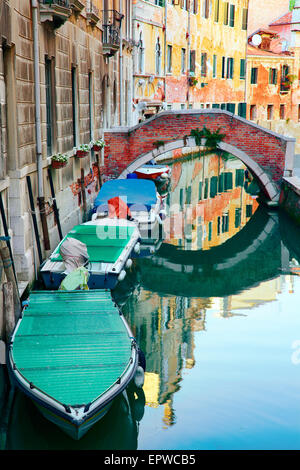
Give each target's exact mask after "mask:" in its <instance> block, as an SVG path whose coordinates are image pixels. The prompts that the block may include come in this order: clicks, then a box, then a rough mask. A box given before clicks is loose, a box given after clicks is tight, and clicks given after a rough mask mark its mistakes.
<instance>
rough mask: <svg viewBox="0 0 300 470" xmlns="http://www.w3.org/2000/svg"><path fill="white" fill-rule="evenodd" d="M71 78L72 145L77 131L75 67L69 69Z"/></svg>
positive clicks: (74, 143)
mask: <svg viewBox="0 0 300 470" xmlns="http://www.w3.org/2000/svg"><path fill="white" fill-rule="evenodd" d="M71 79H72V127H73V147H76V145H77V140H78V139H77V132H78V121H77V107H78V100H77V80H76V67H72V69H71Z"/></svg>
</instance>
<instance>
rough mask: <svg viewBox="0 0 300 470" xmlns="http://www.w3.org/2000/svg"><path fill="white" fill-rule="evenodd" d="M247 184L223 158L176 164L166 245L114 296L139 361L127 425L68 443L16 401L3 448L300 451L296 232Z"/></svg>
mask: <svg viewBox="0 0 300 470" xmlns="http://www.w3.org/2000/svg"><path fill="white" fill-rule="evenodd" d="M226 174H228V175H229V174H231V176H221V175H226ZM216 178H217V179H216ZM246 179H249V175H248V174H247V170H246V169H245V168H244V167H242V166H241V165H240V163H239V162H237V161H235V160H226V161H223V160H221V159H220V158H219V156H213V157H212V158H211V159H208V158H207V157H205V158H203V157H202V158H201V159H190V160H187V161H184V162H183V161H178V162H175V163H174V164H173V172H172V182H171V184H172V186H171V192H170V195H169V200H168V202H169V204H170V209H169V212H168V218H167V220H166V224H165V228H166V230H165V231H166V239H165V241H164V243H163V244H162V245H161V247H160V248H159V250H158V251H157V252H156V253H155V254H154V255H153V256H150V257H144V258H140V259H137V260H136V263H135V265H134V266H133V267H132V270H131V272H130V273H129V274H128V276H126V278H125V280H124V281H123V283H120V284H119V285H118V287H117V288H116V289H115V290H114V292H113V297H114V299H115V301H116V302H117V303H118V304H119V305H120V306H121V308H122V310H123V312H124V314H125V316H126V318H127V320H128V322H129V324H130V326H131V329H132V331H133V334H134V336H135V337H136V339H137V342H138V344H139V346H140V347H141V349H142V350H143V352H144V353H145V356H146V365H147V366H146V367H147V370H146V374H145V385H144V388H143V394H142V393H141V395H140V396H131V398H130V403H131V413H128V409H127V408H126V406H124V402H122V401H119V402H117V403H116V405H115V406H114V408H113V409H112V410H111V412H110V413H109V414H108V415H106V417H105V418H104V419H103V420H102V421H100V422H99V423H97V424H96V425H95V427H94V428H92V429H91V430H90V431H89V432H88V433H87V435H86V436H84V438H83V439H82V440H80V441H79V442H74V441H72V440H70V439H68V437H67V436H65V435H64V434H63V433H61V432H60V430H59V429H57V428H56V427H54V426H52V425H51V423H49V422H48V421H45V420H44V419H43V417H42V416H41V415H40V414H39V413H38V411H37V410H36V409H35V407H34V406H33V405H32V404H31V402H30V401H29V400H27V399H26V398H25V397H23V396H21V395H18V398H17V400H16V401H15V403H14V407H13V416H12V420H11V423H10V427H9V434H8V440H7V448H9V449H45V448H47V449H48V448H49V449H75V448H76V449H101V448H104V449H136V448H148V449H159V448H163V449H180V448H181V449H189V448H190V449H200V448H205V449H210V448H243V449H246V448H260V447H262V448H276V447H277V448H289V447H294V448H295V447H296V448H297V447H298V448H299V444H300V437H299V436H300V402H299V399H298V395H299V393H298V392H299V386H300V383H297V380H296V379H295V376H297V377H298V376H299V373H298V370H296V369H295V367H294V365H293V364H292V362H291V360H290V356H291V354H292V352H293V349H292V345H293V344H294V341H295V340H299V337H298V331H299V328H300V319H299V315H298V313H297V311H296V310H297V308H295V309H294V310H295V311H294V310H293V306H292V304H293V301H294V304H295V302H296V304H297V303H299V302H300V280H299V277H298V276H299V274H300V269H299V266H300V248H299V247H300V245H299V239H300V229H299V228H298V227H296V226H295V225H294V224H293V223H292V222H291V221H290V219H289V218H288V217H286V216H285V215H284V214H281V213H280V211H278V212H268V210H266V208H264V207H261V206H259V205H258V203H257V199H256V197H253V194H255V190H254V191H253V190H251V191H249V188H248V184H247V182H246ZM245 182H246V184H245ZM222 184H223V186H222ZM252 187H253V185H252ZM247 191H249V192H247ZM250 193H251V194H250ZM187 206H188V207H187ZM199 207H200V209H199ZM172 211H173V212H172ZM182 211H184V212H182ZM168 227H169V231H168ZM297 281H299V282H297ZM294 299H295V300H294ZM296 304H295V305H296ZM298 382H299V380H298ZM298 403H299V404H298ZM126 410H127V411H126ZM297 436H298V437H297Z"/></svg>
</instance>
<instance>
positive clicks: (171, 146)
mask: <svg viewBox="0 0 300 470" xmlns="http://www.w3.org/2000/svg"><path fill="white" fill-rule="evenodd" d="M183 147H191V148H193V147H197V146H196V142H195V139H194V137H189V138H188V139H178V140H175V141H173V142H168V143H166V144H165V145H162V146H160V147H159V148H158V149H154V150H151V151H150V152H146V153H145V154H143V155H140V156H139V157H138V158H137V159H135V160H134V161H133V162H132V163H130V164H129V165H128V167H127V168H126V169H125V170H123V171H122V173H121V174H120V176H119V178H120V179H122V178H126V176H127V175H128V173H132V172H134V171H135V170H136V169H137V168H139V167H140V166H141V165H144V164H146V163H148V162H149V161H150V160H152V159H156V158H158V157H160V156H162V155H163V154H165V153H167V152H170V151H172V150H176V149H180V148H183ZM218 148H219V149H221V150H224V151H225V152H228V153H230V154H231V155H233V156H235V157H237V158H238V159H239V160H241V161H242V162H243V163H244V165H245V166H246V167H247V168H248V169H249V170H250V171H251V173H252V174H253V175H254V176H255V177H256V179H257V181H258V183H259V185H260V187H261V189H262V190H263V191H264V193H265V195H266V196H267V198H268V199H269V200H270V201H274V202H278V200H279V195H280V190H279V187H278V186H277V185H276V184H275V183H274V182H273V180H272V178H271V177H270V175H269V174H267V173H266V172H265V171H264V170H263V169H262V168H261V166H260V165H259V164H258V163H256V162H255V161H254V160H253V159H252V158H251V157H250V156H249V155H247V154H246V152H244V151H243V150H240V149H238V148H236V147H235V146H233V145H231V144H227V143H225V142H220V144H219V145H218Z"/></svg>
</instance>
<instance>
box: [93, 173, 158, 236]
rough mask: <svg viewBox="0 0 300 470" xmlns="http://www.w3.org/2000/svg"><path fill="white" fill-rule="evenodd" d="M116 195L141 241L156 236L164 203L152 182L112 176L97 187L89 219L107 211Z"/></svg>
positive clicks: (100, 215)
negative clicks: (97, 191) (135, 226)
mask: <svg viewBox="0 0 300 470" xmlns="http://www.w3.org/2000/svg"><path fill="white" fill-rule="evenodd" d="M115 197H119V198H120V199H121V200H122V201H123V202H124V203H125V204H126V205H127V207H128V209H129V212H130V217H131V220H134V221H135V222H136V224H137V226H138V229H139V232H140V234H141V241H142V242H143V241H144V240H145V239H146V240H147V241H148V240H149V239H153V240H157V238H159V232H160V229H159V225H160V224H161V218H160V212H161V211H162V209H163V207H164V202H163V200H162V198H161V196H160V195H159V194H158V192H157V190H156V186H155V183H154V182H153V181H149V180H144V179H114V180H109V181H106V182H105V183H104V184H103V186H102V188H101V189H100V191H99V193H98V195H97V197H96V199H95V201H94V207H93V215H92V220H97V218H99V217H105V216H108V214H109V208H110V203H109V201H110V200H111V199H112V198H115Z"/></svg>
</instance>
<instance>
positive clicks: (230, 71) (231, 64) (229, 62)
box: [227, 57, 234, 78]
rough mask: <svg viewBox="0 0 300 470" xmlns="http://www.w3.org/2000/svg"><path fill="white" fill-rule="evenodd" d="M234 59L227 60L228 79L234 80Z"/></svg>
mask: <svg viewBox="0 0 300 470" xmlns="http://www.w3.org/2000/svg"><path fill="white" fill-rule="evenodd" d="M233 69H234V59H233V58H232V57H228V59H227V78H233V74H234V71H233Z"/></svg>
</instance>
